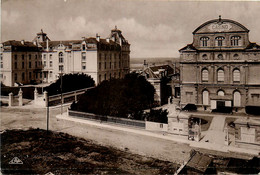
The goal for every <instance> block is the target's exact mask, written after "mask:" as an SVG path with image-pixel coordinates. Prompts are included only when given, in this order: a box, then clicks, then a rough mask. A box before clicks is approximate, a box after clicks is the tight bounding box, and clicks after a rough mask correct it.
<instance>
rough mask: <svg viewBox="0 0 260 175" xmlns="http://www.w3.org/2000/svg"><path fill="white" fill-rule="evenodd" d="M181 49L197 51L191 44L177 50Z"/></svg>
mask: <svg viewBox="0 0 260 175" xmlns="http://www.w3.org/2000/svg"><path fill="white" fill-rule="evenodd" d="M181 51H197V49H196V48H195V47H194V46H193V45H192V44H188V45H187V46H185V47H183V48H181V49H180V50H179V52H181Z"/></svg>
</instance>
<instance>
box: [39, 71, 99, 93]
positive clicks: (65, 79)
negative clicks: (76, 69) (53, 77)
mask: <svg viewBox="0 0 260 175" xmlns="http://www.w3.org/2000/svg"><path fill="white" fill-rule="evenodd" d="M93 86H95V81H94V80H93V78H91V77H90V76H89V75H86V74H83V73H82V74H65V75H63V76H62V92H63V93H64V92H70V91H75V90H78V89H83V88H88V87H93ZM44 90H46V91H47V92H48V94H49V95H56V94H60V93H61V77H60V78H59V79H58V80H57V81H56V82H55V83H52V84H51V85H50V86H48V87H46V88H45V89H44Z"/></svg>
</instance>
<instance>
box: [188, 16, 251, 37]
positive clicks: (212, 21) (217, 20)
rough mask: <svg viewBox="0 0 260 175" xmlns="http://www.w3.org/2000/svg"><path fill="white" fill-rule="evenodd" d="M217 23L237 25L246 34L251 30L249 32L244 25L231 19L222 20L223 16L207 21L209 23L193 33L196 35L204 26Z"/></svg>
mask: <svg viewBox="0 0 260 175" xmlns="http://www.w3.org/2000/svg"><path fill="white" fill-rule="evenodd" d="M215 22H221V23H223V22H229V23H233V24H235V25H238V26H239V27H241V28H242V29H244V30H245V31H246V32H249V30H248V29H247V28H246V27H245V26H243V25H242V24H240V23H238V22H236V21H233V20H230V19H221V16H220V18H219V19H213V20H210V21H207V22H205V23H203V24H202V25H200V26H199V27H198V28H196V29H195V30H194V31H193V32H192V33H193V34H194V33H196V32H197V31H198V30H200V29H201V28H203V27H204V26H206V25H208V24H210V23H215Z"/></svg>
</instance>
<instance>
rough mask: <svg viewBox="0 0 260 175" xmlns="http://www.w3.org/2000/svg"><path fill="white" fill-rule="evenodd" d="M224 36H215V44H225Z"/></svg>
mask: <svg viewBox="0 0 260 175" xmlns="http://www.w3.org/2000/svg"><path fill="white" fill-rule="evenodd" d="M224 39H225V38H224V37H223V36H218V37H216V38H215V45H216V46H219V47H220V46H223V43H224Z"/></svg>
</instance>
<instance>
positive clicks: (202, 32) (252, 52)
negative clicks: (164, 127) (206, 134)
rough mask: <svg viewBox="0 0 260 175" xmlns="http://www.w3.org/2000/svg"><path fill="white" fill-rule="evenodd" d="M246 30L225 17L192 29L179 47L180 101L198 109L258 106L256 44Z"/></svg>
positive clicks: (259, 87) (259, 72) (259, 55)
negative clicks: (190, 36) (190, 40)
mask: <svg viewBox="0 0 260 175" xmlns="http://www.w3.org/2000/svg"><path fill="white" fill-rule="evenodd" d="M248 34H249V30H248V29H247V28H246V27H245V26H243V25H242V24H240V23H238V22H236V21H233V20H229V19H221V16H220V17H219V19H214V20H211V21H208V22H205V23H203V24H202V25H200V26H199V27H198V28H197V29H196V30H194V32H193V43H192V44H188V45H187V46H186V47H184V48H182V49H180V50H179V51H180V59H181V63H180V66H181V104H182V105H185V104H188V103H191V104H195V105H197V107H198V108H199V109H202V110H213V109H216V108H219V107H223V106H225V107H233V109H234V110H235V111H243V110H244V109H245V107H246V106H253V107H260V46H259V45H257V44H256V43H252V42H250V41H249V36H248Z"/></svg>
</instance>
